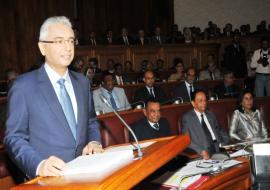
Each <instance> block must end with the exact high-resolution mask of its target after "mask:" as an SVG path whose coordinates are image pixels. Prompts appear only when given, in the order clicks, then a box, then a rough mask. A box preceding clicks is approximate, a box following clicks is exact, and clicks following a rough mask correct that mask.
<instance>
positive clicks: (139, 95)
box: [134, 71, 167, 103]
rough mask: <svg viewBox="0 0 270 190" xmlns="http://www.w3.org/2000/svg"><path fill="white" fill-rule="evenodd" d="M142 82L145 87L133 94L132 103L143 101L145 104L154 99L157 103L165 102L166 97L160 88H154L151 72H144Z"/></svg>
mask: <svg viewBox="0 0 270 190" xmlns="http://www.w3.org/2000/svg"><path fill="white" fill-rule="evenodd" d="M143 82H144V84H145V86H144V87H142V88H140V89H138V90H137V91H136V92H135V96H134V102H138V101H143V102H144V103H146V102H148V100H149V99H155V100H156V101H158V102H159V103H164V102H166V101H167V96H166V94H165V93H164V91H163V90H162V88H160V87H158V86H155V75H154V73H153V71H146V72H145V73H144V77H143Z"/></svg>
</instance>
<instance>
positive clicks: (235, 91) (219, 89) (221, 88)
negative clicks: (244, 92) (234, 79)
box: [214, 83, 240, 99]
mask: <svg viewBox="0 0 270 190" xmlns="http://www.w3.org/2000/svg"><path fill="white" fill-rule="evenodd" d="M229 88H230V91H228V90H227V88H226V87H225V85H224V83H222V84H219V85H217V86H215V87H214V93H216V94H217V95H218V98H219V99H223V98H237V97H238V96H239V94H240V88H239V87H238V86H237V85H231V86H229Z"/></svg>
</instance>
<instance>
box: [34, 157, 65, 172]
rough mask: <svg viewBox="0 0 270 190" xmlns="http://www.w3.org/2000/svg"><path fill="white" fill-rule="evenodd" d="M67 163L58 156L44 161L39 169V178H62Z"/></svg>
mask: <svg viewBox="0 0 270 190" xmlns="http://www.w3.org/2000/svg"><path fill="white" fill-rule="evenodd" d="M64 167H65V162H64V161H63V160H61V159H60V158H58V157H56V156H50V157H49V158H48V159H47V160H44V161H43V162H42V163H41V165H40V167H39V169H38V175H39V176H61V175H63V168H64Z"/></svg>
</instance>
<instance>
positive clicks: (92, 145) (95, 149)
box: [82, 141, 104, 155]
mask: <svg viewBox="0 0 270 190" xmlns="http://www.w3.org/2000/svg"><path fill="white" fill-rule="evenodd" d="M101 152H104V150H103V148H102V145H101V144H100V143H99V142H96V141H92V142H89V143H88V144H87V145H86V146H85V147H84V148H83V152H82V155H86V154H95V153H101Z"/></svg>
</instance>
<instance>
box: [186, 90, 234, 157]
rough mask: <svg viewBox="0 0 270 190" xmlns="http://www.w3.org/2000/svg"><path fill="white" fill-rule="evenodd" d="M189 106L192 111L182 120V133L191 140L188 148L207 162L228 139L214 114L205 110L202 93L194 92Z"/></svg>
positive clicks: (205, 100) (200, 91) (204, 96)
mask: <svg viewBox="0 0 270 190" xmlns="http://www.w3.org/2000/svg"><path fill="white" fill-rule="evenodd" d="M191 104H192V106H193V109H192V110H190V111H188V112H187V113H186V114H184V116H183V118H182V133H183V134H188V135H189V136H190V138H191V143H190V145H189V148H190V149H192V150H194V151H195V152H197V153H198V154H200V155H201V156H202V157H203V159H206V160H207V159H209V158H210V156H211V155H212V154H214V153H217V152H219V145H220V144H221V143H222V144H226V143H228V142H229V140H230V138H229V135H228V134H227V132H226V131H225V130H224V129H223V128H222V127H221V126H220V125H219V123H218V121H217V118H216V116H215V114H214V113H212V112H210V111H208V110H207V109H206V108H207V99H206V94H205V92H204V91H202V90H197V91H195V92H194V93H193V94H192V101H191Z"/></svg>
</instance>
